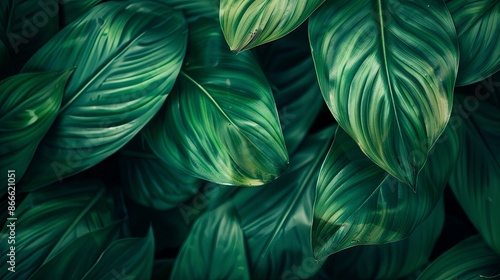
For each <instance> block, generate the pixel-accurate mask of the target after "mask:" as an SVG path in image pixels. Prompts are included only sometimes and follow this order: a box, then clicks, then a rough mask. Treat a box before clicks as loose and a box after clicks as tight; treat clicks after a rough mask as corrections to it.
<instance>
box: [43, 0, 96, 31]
mask: <svg viewBox="0 0 500 280" xmlns="http://www.w3.org/2000/svg"><path fill="white" fill-rule="evenodd" d="M58 1H59V3H60V7H61V11H60V14H61V19H62V21H61V24H60V25H61V26H66V25H68V24H70V23H72V22H73V21H75V20H76V19H77V18H79V17H80V16H82V15H83V14H85V13H86V12H88V11H89V10H90V9H91V8H92V7H94V6H95V5H97V4H99V3H100V2H102V0H58ZM53 2H55V1H53Z"/></svg>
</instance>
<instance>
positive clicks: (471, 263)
mask: <svg viewBox="0 0 500 280" xmlns="http://www.w3.org/2000/svg"><path fill="white" fill-rule="evenodd" d="M499 267H500V256H499V255H497V254H495V252H493V251H491V249H490V248H488V246H487V245H486V244H485V243H484V241H483V240H482V239H481V237H480V236H477V235H476V236H473V237H470V238H467V239H466V240H464V241H462V242H460V243H459V244H458V245H456V246H455V247H453V248H451V249H450V250H448V251H446V252H445V253H444V254H443V255H441V256H440V257H439V258H437V259H436V260H435V261H434V262H432V263H431V264H430V265H429V267H427V269H425V270H424V272H422V274H421V275H420V276H419V278H418V280H427V279H429V280H431V279H432V280H434V279H461V280H462V279H463V280H466V279H493V278H496V277H498V275H499V274H500V270H499Z"/></svg>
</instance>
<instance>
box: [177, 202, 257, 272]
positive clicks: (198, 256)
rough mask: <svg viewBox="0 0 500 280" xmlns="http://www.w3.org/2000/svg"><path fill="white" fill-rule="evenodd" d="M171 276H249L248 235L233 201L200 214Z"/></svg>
mask: <svg viewBox="0 0 500 280" xmlns="http://www.w3.org/2000/svg"><path fill="white" fill-rule="evenodd" d="M170 279H173V280H177V279H250V269H249V266H248V260H247V256H246V249H245V238H244V235H243V231H242V230H241V227H240V224H239V222H238V218H237V215H236V212H235V211H234V209H233V208H232V206H231V205H222V206H221V208H218V209H216V210H214V211H212V212H207V213H205V214H203V215H202V216H200V218H199V219H198V220H197V221H196V223H195V224H194V226H193V229H192V230H191V232H190V234H189V237H188V239H187V240H186V242H185V243H184V244H183V245H182V248H181V251H180V252H179V255H178V256H177V259H176V261H175V264H174V269H173V271H172V274H171V277H170Z"/></svg>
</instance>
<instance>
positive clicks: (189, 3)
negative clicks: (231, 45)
mask: <svg viewBox="0 0 500 280" xmlns="http://www.w3.org/2000/svg"><path fill="white" fill-rule="evenodd" d="M155 1H158V2H162V3H165V4H167V5H168V6H170V7H172V8H174V9H175V10H179V11H182V13H183V14H184V17H186V21H187V22H188V23H192V22H195V21H196V20H197V19H199V18H201V17H208V18H211V19H218V18H219V7H218V5H217V4H218V0H155Z"/></svg>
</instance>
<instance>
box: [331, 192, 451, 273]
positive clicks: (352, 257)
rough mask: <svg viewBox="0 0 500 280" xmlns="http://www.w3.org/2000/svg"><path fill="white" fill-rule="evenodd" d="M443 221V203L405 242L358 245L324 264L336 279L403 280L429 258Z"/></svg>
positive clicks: (333, 256)
mask: <svg viewBox="0 0 500 280" xmlns="http://www.w3.org/2000/svg"><path fill="white" fill-rule="evenodd" d="M443 224H444V203H443V202H442V201H441V203H439V204H438V206H437V207H436V208H435V209H434V211H433V213H432V214H431V215H430V216H429V217H428V218H427V219H426V220H425V221H424V222H423V223H422V224H421V225H419V226H418V227H417V228H416V229H415V231H414V232H413V233H412V235H410V237H408V238H407V239H404V240H402V241H398V242H394V243H389V244H384V245H372V246H357V247H353V248H350V249H347V250H344V251H341V252H338V253H336V254H334V255H332V256H331V257H330V258H328V260H327V261H326V263H325V265H324V266H323V268H324V270H326V271H328V273H329V275H330V276H332V278H333V279H400V278H403V277H406V276H408V275H410V274H412V273H414V272H415V271H416V270H417V269H418V268H419V267H421V266H423V265H424V264H425V263H427V261H428V260H429V257H430V255H431V253H432V250H433V248H434V244H435V243H436V241H437V239H438V237H439V235H440V233H441V229H442V228H443Z"/></svg>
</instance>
